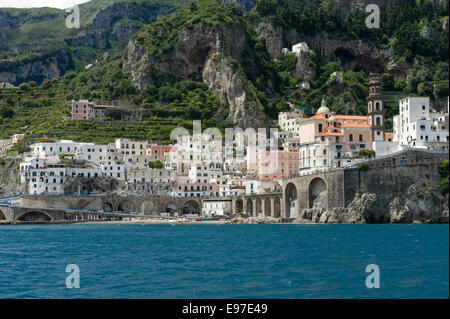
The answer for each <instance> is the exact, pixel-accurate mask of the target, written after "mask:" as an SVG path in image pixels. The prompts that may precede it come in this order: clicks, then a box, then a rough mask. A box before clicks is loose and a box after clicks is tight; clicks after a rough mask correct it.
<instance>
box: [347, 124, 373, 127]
mask: <svg viewBox="0 0 450 319" xmlns="http://www.w3.org/2000/svg"><path fill="white" fill-rule="evenodd" d="M341 127H370V124H361V123H343V124H342V125H341Z"/></svg>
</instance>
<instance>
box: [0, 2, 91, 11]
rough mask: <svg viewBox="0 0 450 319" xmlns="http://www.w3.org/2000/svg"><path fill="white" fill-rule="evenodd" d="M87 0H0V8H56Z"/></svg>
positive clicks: (63, 7)
mask: <svg viewBox="0 0 450 319" xmlns="http://www.w3.org/2000/svg"><path fill="white" fill-rule="evenodd" d="M88 1H90V0H0V8H5V7H12V8H38V7H52V8H58V9H66V8H70V7H73V6H74V5H75V4H80V3H84V2H88Z"/></svg>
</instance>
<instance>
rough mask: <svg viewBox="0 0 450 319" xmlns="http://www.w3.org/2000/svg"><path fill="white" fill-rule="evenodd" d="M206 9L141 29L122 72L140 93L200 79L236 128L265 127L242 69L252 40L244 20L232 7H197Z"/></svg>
mask: <svg viewBox="0 0 450 319" xmlns="http://www.w3.org/2000/svg"><path fill="white" fill-rule="evenodd" d="M203 5H204V6H205V8H206V9H205V8H203V7H202V8H201V9H200V8H198V7H194V6H191V7H189V8H186V9H182V10H180V11H179V12H177V13H175V14H173V15H171V16H169V17H167V18H163V19H162V20H161V21H160V22H158V23H156V24H154V25H151V26H149V27H147V28H144V29H143V30H141V31H140V32H139V33H138V34H137V35H136V36H135V37H133V39H132V40H131V41H130V43H129V45H128V47H127V49H126V53H125V56H124V62H123V72H124V73H125V74H130V75H131V78H132V81H133V83H134V84H135V85H136V87H137V88H139V89H140V90H145V89H147V88H148V87H149V86H151V85H160V84H161V83H164V82H169V81H174V80H175V81H176V80H187V79H191V80H202V81H204V82H205V83H207V84H208V86H209V88H210V89H211V90H214V91H218V92H219V93H220V97H221V101H222V102H223V103H224V104H225V105H226V106H227V107H228V112H226V113H227V114H228V118H229V119H231V120H233V123H234V125H235V126H239V127H242V128H244V129H245V128H247V127H249V126H252V127H260V126H261V125H266V123H265V122H266V119H265V115H264V109H263V107H262V105H261V103H260V101H259V100H258V97H257V96H256V94H255V90H254V88H253V87H252V84H251V83H250V81H249V80H248V78H247V76H246V74H245V72H244V70H243V68H242V66H241V63H242V62H243V61H244V54H245V53H246V51H247V50H248V49H249V41H250V39H249V35H248V33H247V24H246V22H245V19H244V17H243V16H242V15H241V14H240V12H239V11H237V10H235V8H234V7H232V6H225V5H220V4H218V3H215V2H212V1H207V2H199V3H198V6H203ZM204 10H206V12H207V14H205V11H204ZM217 12H220V13H219V14H218V13H217ZM202 19H203V20H202ZM192 21H196V22H195V23H194V24H190V23H192ZM167 25H171V29H169V30H167ZM165 41H168V42H165Z"/></svg>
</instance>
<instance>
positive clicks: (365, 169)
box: [358, 163, 369, 172]
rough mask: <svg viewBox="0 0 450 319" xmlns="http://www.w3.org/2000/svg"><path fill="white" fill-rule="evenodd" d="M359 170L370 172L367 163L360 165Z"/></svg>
mask: <svg viewBox="0 0 450 319" xmlns="http://www.w3.org/2000/svg"><path fill="white" fill-rule="evenodd" d="M358 168H359V170H360V171H363V172H364V171H367V170H369V164H367V163H361V164H359V167H358Z"/></svg>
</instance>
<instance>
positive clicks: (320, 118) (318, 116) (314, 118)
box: [302, 114, 326, 122]
mask: <svg viewBox="0 0 450 319" xmlns="http://www.w3.org/2000/svg"><path fill="white" fill-rule="evenodd" d="M309 120H324V121H325V120H326V117H325V116H324V115H323V114H316V115H313V116H311V117H308V118H307V119H304V120H303V121H302V122H306V121H309Z"/></svg>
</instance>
